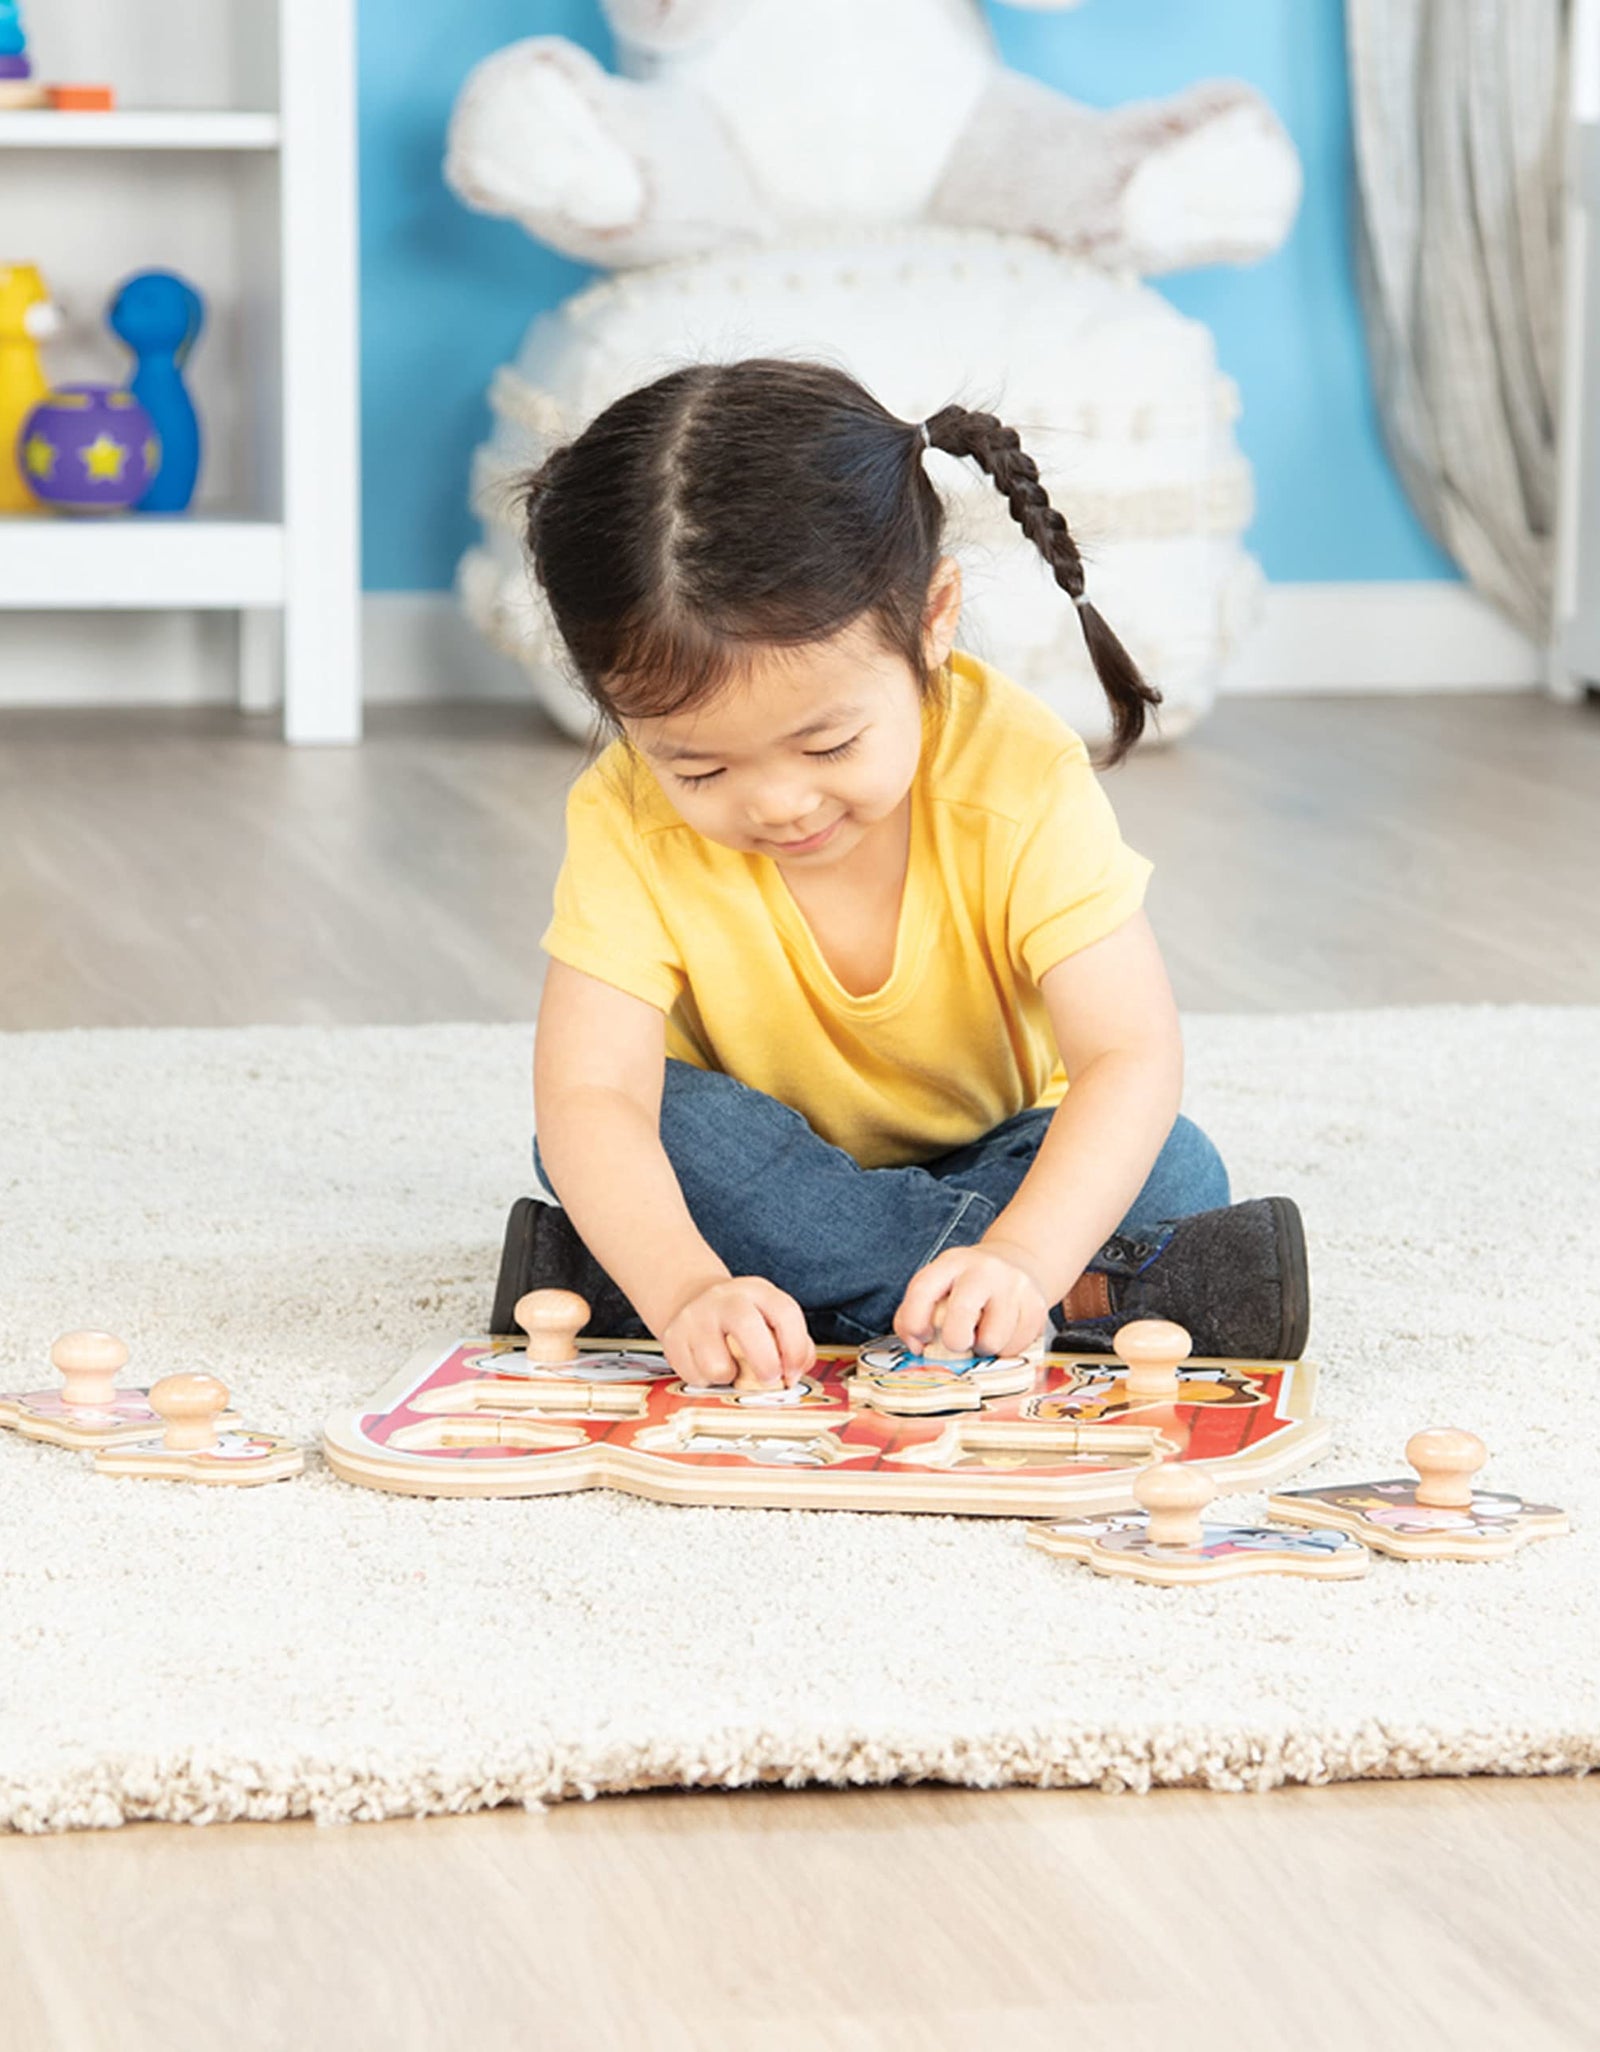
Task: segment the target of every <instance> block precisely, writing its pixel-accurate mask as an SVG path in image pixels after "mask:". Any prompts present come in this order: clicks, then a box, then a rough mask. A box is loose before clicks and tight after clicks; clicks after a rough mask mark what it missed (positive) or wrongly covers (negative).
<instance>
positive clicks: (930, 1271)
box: [894, 1254, 953, 1346]
mask: <svg viewBox="0 0 1600 2052" xmlns="http://www.w3.org/2000/svg"><path fill="white" fill-rule="evenodd" d="M952 1266H953V1263H952V1262H951V1261H950V1259H949V1257H948V1255H946V1254H940V1255H936V1256H935V1258H934V1259H933V1260H932V1261H930V1262H929V1263H928V1265H927V1267H926V1268H919V1269H918V1270H917V1272H916V1274H915V1275H914V1276H913V1277H912V1278H911V1280H910V1282H908V1283H907V1284H906V1293H905V1295H904V1297H902V1298H901V1300H900V1308H899V1310H898V1311H897V1312H896V1313H895V1315H894V1329H895V1331H896V1332H897V1333H898V1334H899V1336H900V1337H901V1339H903V1340H906V1341H909V1342H910V1343H911V1344H912V1345H913V1346H915V1345H917V1344H918V1343H919V1342H921V1341H923V1340H928V1339H932V1337H933V1334H934V1329H935V1327H936V1326H937V1324H938V1322H939V1321H938V1317H937V1313H938V1309H939V1305H940V1302H941V1300H942V1298H943V1297H944V1294H945V1291H946V1289H947V1288H948V1287H949V1274H950V1269H951V1267H952Z"/></svg>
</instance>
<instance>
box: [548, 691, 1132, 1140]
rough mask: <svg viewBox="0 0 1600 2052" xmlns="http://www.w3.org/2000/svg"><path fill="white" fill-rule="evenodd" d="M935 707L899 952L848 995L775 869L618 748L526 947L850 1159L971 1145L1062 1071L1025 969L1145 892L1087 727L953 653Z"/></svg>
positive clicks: (602, 765) (572, 816)
mask: <svg viewBox="0 0 1600 2052" xmlns="http://www.w3.org/2000/svg"><path fill="white" fill-rule="evenodd" d="M950 672H951V679H950V687H949V692H948V699H947V709H946V710H945V711H944V712H943V713H942V714H941V713H940V712H939V711H937V710H936V709H935V708H934V706H933V705H932V704H931V703H930V705H929V707H928V709H927V711H926V712H925V714H924V720H923V745H922V757H921V761H920V762H919V764H918V768H917V774H916V779H915V782H914V783H913V785H912V796H911V838H910V858H909V862H908V866H907V872H906V881H905V891H904V895H903V897H902V900H901V906H900V926H899V933H898V938H897V941H896V946H895V956H894V967H893V969H892V970H891V971H890V974H889V979H888V981H887V982H886V983H884V984H883V985H882V986H881V987H880V988H879V989H877V990H875V991H872V992H870V993H868V994H867V995H866V996H865V997H853V996H852V995H851V994H850V993H849V992H848V991H847V990H846V989H845V988H844V986H843V985H842V984H841V983H840V982H839V980H838V979H837V977H835V976H834V974H833V972H832V971H831V970H830V969H829V967H828V965H827V963H826V961H825V960H824V959H823V956H822V953H821V950H820V949H819V948H818V946H817V944H816V942H815V940H814V939H813V938H812V934H811V929H810V927H809V926H808V925H807V923H806V920H805V916H804V914H803V913H802V912H801V910H800V908H799V906H798V905H797V904H796V903H795V901H794V899H793V898H792V897H791V896H790V893H789V888H788V885H787V884H786V883H785V882H784V880H783V874H782V871H781V869H780V868H779V866H778V864H777V862H776V861H775V860H774V859H773V858H772V857H771V856H768V855H755V854H739V853H736V852H735V851H734V850H732V849H730V848H724V847H722V846H720V845H719V844H718V843H716V842H714V841H709V840H707V839H706V838H705V837H704V836H703V835H701V834H698V833H696V832H695V830H694V828H693V827H690V826H688V825H686V824H685V823H684V821H683V820H682V819H680V817H679V816H678V814H677V813H676V812H675V811H674V810H673V808H672V805H671V803H670V802H669V801H668V799H667V798H666V796H665V795H664V793H663V792H662V789H661V787H660V785H659V784H658V783H657V781H656V779H655V776H654V774H653V773H652V772H651V770H650V768H649V766H648V764H647V763H645V761H644V760H643V758H642V757H640V756H637V755H631V754H630V752H629V751H628V750H627V749H625V747H624V745H623V744H622V743H621V742H613V743H612V745H611V746H610V747H609V748H608V749H607V750H606V751H605V753H604V754H603V755H602V756H601V757H600V758H599V760H598V761H596V762H595V763H594V764H593V765H592V766H591V767H590V768H589V769H588V770H586V771H585V772H584V774H583V775H582V776H581V777H580V778H579V779H578V782H577V783H576V784H575V785H574V787H573V790H572V793H571V796H570V798H569V800H568V803H567V852H566V859H565V861H564V862H563V864H562V867H561V873H560V875H559V876H558V878H557V879H556V889H555V917H554V919H553V920H552V921H551V923H550V925H549V927H548V928H547V930H546V931H545V933H544V935H543V937H542V939H541V942H540V945H541V946H542V947H543V948H544V949H545V951H546V952H547V953H548V954H550V955H553V956H554V957H555V959H556V960H557V961H559V962H566V963H569V964H570V965H571V966H572V967H573V968H575V969H581V970H583V971H584V972H585V973H586V974H587V975H590V976H594V977H598V978H599V979H600V980H601V981H602V982H603V983H609V984H612V985H614V986H615V987H616V988H617V989H618V990H624V991H628V992H630V993H631V994H632V995H633V996H635V997H638V998H642V999H644V1000H645V1002H646V1003H648V1004H652V1005H658V1006H659V1007H660V1008H661V1010H662V1011H663V1012H664V1013H665V1014H666V1015H667V1040H666V1046H667V1053H668V1055H669V1056H676V1057H677V1058H678V1059H679V1060H680V1061H685V1062H692V1063H694V1064H695V1065H696V1066H697V1067H699V1068H702V1069H720V1070H722V1071H724V1072H725V1073H726V1074H728V1075H730V1076H736V1077H737V1078H738V1079H739V1081H740V1082H742V1083H747V1084H749V1085H751V1086H752V1087H753V1088H754V1089H757V1090H764V1091H766V1092H767V1093H768V1094H769V1095H770V1096H772V1097H777V1098H780V1099H782V1101H783V1102H784V1103H785V1104H788V1105H792V1106H793V1107H794V1109H795V1110H796V1111H798V1112H800V1113H802V1114H803V1115H804V1116H805V1118H806V1119H808V1120H809V1121H810V1123H811V1125H812V1126H814V1127H815V1129H816V1130H817V1132H819V1133H820V1134H822V1135H823V1137H824V1138H825V1139H827V1140H831V1141H832V1142H834V1144H835V1145H836V1146H839V1147H843V1148H845V1149H846V1150H847V1151H848V1152H849V1153H850V1154H852V1155H853V1156H854V1157H855V1159H856V1160H857V1161H858V1162H860V1163H861V1164H862V1166H863V1167H864V1168H878V1167H882V1166H884V1165H887V1164H900V1163H905V1162H914V1161H926V1160H929V1159H931V1158H932V1157H933V1156H935V1155H938V1154H944V1153H946V1152H948V1151H949V1150H950V1149H951V1148H955V1147H964V1146H965V1145H967V1143H968V1142H969V1141H972V1140H976V1139H977V1138H978V1137H979V1136H980V1135H981V1134H984V1133H987V1132H989V1131H990V1130H991V1128H993V1127H995V1126H997V1125H999V1124H1000V1123H1001V1122H1002V1121H1003V1120H1005V1119H1008V1118H1010V1117H1011V1116H1012V1115H1013V1114H1014V1113H1016V1112H1019V1111H1022V1110H1024V1109H1025V1108H1026V1107H1027V1106H1029V1105H1054V1104H1059V1103H1060V1101H1061V1098H1062V1095H1063V1094H1064V1092H1065V1090H1066V1087H1067V1078H1066V1075H1065V1072H1064V1071H1063V1069H1062V1066H1061V1062H1060V1058H1059V1055H1058V1053H1057V1050H1056V1044H1055V1035H1054V1033H1053V1031H1052V1029H1051V1025H1050V1016H1049V1012H1048V1010H1047V1009H1046V1006H1045V1001H1044V998H1043V997H1042V995H1041V994H1040V991H1039V988H1038V984H1039V978H1040V977H1041V976H1043V975H1044V973H1045V971H1046V970H1048V969H1051V968H1053V967H1054V966H1055V964H1056V963H1057V962H1060V961H1062V960H1063V959H1064V958H1065V957H1066V956H1068V955H1071V954H1074V953H1075V952H1076V951H1077V950H1078V949H1079V948H1085V947H1087V946H1089V944H1090V943H1091V942H1092V941H1097V940H1101V939H1103V938H1104V937H1105V935H1107V934H1108V933H1112V932H1114V931H1115V929H1116V928H1117V927H1119V926H1121V925H1122V924H1123V923H1124V921H1126V920H1127V919H1129V918H1130V917H1131V916H1132V915H1133V913H1134V912H1136V911H1137V910H1138V908H1139V906H1140V905H1141V904H1142V903H1143V900H1144V891H1145V883H1146V880H1147V879H1148V877H1149V874H1150V864H1149V863H1148V862H1147V861H1146V860H1145V858H1144V857H1143V856H1142V855H1136V854H1135V853H1134V852H1133V850H1132V849H1131V848H1129V847H1128V846H1127V845H1126V844H1125V842H1124V841H1123V839H1122V837H1121V835H1120V833H1119V832H1118V830H1117V823H1116V820H1115V818H1114V816H1113V814H1112V811H1111V806H1110V803H1109V801H1108V800H1107V798H1106V796H1105V793H1104V791H1103V790H1102V789H1101V788H1100V785H1099V783H1098V781H1097V780H1096V777H1095V774H1094V771H1093V769H1092V768H1091V766H1090V763H1089V758H1088V752H1087V750H1086V749H1085V747H1084V745H1083V742H1082V741H1081V740H1080V739H1079V737H1078V736H1077V735H1076V734H1075V733H1074V732H1073V731H1072V729H1071V728H1070V727H1068V726H1066V725H1065V724H1064V723H1063V722H1062V721H1061V720H1060V719H1058V718H1057V717H1056V715H1055V714H1054V713H1053V712H1051V711H1049V710H1048V708H1047V707H1045V706H1044V705H1042V704H1040V702H1039V700H1038V699H1036V698H1034V697H1032V696H1031V695H1030V694H1029V693H1028V692H1026V691H1024V690H1023V689H1022V688H1021V687H1020V686H1019V685H1016V684H1013V683H1012V682H1011V681H1010V680H1009V679H1008V678H1005V677H1003V676H1001V675H1000V673H999V672H998V671H996V670H993V669H991V668H990V667H989V666H988V665H987V664H986V663H982V662H980V661H978V660H977V658H976V657H974V656H970V655H965V654H963V653H961V652H960V651H959V650H958V651H956V653H955V654H954V655H953V656H952V657H951V660H950Z"/></svg>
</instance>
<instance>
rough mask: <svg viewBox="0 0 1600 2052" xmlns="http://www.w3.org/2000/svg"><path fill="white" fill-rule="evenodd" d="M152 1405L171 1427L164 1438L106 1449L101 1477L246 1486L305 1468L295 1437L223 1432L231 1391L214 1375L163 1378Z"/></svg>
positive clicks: (98, 1468) (98, 1461)
mask: <svg viewBox="0 0 1600 2052" xmlns="http://www.w3.org/2000/svg"><path fill="white" fill-rule="evenodd" d="M150 1406H151V1409H152V1410H153V1411H154V1412H155V1414H156V1418H157V1420H158V1422H160V1423H162V1424H163V1425H164V1426H165V1428H166V1429H165V1431H164V1432H163V1433H162V1435H161V1437H160V1438H159V1439H153V1438H146V1439H142V1440H139V1441H137V1442H135V1443H134V1444H132V1445H125V1446H111V1447H103V1448H102V1449H101V1451H100V1452H99V1453H97V1454H96V1455H95V1457H94V1465H95V1472H96V1473H97V1474H101V1475H141V1476H145V1477H149V1478H152V1479H158V1480H162V1481H167V1482H222V1483H228V1484H231V1485H233V1486H235V1487H242V1486H248V1485H249V1484H251V1483H256V1482H281V1481H283V1480H285V1479H286V1478H287V1477H289V1476H290V1475H298V1474H299V1473H300V1471H301V1470H302V1468H304V1466H305V1464H306V1463H305V1455H304V1453H302V1451H301V1450H300V1448H299V1447H298V1446H296V1445H295V1443H294V1441H293V1440H292V1439H278V1438H275V1437H274V1436H273V1434H272V1433H270V1432H219V1431H218V1429H217V1427H218V1424H219V1421H220V1419H221V1418H222V1416H223V1414H224V1413H225V1412H226V1411H227V1406H228V1392H227V1389H226V1387H225V1386H224V1385H223V1384H222V1383H221V1382H219V1381H218V1380H217V1378H216V1377H215V1376H214V1375H166V1376H163V1377H162V1379H161V1380H160V1381H159V1382H157V1383H154V1384H152V1385H151V1389H150Z"/></svg>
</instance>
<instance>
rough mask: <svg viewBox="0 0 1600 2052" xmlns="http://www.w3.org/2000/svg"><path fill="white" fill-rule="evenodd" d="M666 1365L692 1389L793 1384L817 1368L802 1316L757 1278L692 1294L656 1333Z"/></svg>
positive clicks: (720, 1282) (727, 1280)
mask: <svg viewBox="0 0 1600 2052" xmlns="http://www.w3.org/2000/svg"><path fill="white" fill-rule="evenodd" d="M661 1346H662V1351H663V1352H664V1353H665V1355H666V1357H667V1365H668V1367H669V1368H671V1369H672V1371H673V1372H674V1374H675V1375H676V1376H677V1377H678V1379H679V1381H680V1382H687V1383H688V1384H690V1385H691V1387H694V1388H700V1389H704V1388H709V1387H711V1386H713V1385H715V1384H719V1383H728V1382H733V1381H734V1380H735V1379H736V1378H737V1376H738V1374H739V1370H740V1367H741V1365H742V1364H747V1365H748V1368H749V1374H750V1379H752V1380H754V1381H757V1382H766V1383H774V1384H782V1383H793V1382H798V1381H799V1379H800V1377H801V1376H802V1375H807V1374H809V1373H810V1371H811V1370H812V1369H813V1368H814V1367H815V1366H816V1365H817V1350H816V1347H815V1346H814V1345H813V1343H812V1339H811V1335H810V1333H808V1332H807V1331H806V1316H805V1313H804V1312H803V1311H802V1310H801V1308H800V1306H799V1305H798V1304H797V1303H796V1302H795V1300H794V1298H793V1297H790V1296H786V1295H785V1294H784V1292H783V1291H782V1290H780V1289H779V1288H778V1286H777V1285H776V1284H775V1283H769V1282H768V1281H767V1280H766V1278H765V1277H764V1276H760V1275H734V1276H723V1277H719V1278H718V1279H717V1280H716V1281H715V1282H712V1283H709V1284H705V1285H703V1286H701V1287H699V1288H697V1289H696V1290H695V1292H694V1294H693V1295H692V1296H691V1297H689V1298H688V1300H687V1301H686V1302H685V1303H683V1304H681V1305H680V1306H679V1307H678V1309H677V1310H676V1311H675V1312H674V1313H673V1315H672V1317H671V1318H670V1319H669V1320H668V1321H667V1323H666V1325H665V1326H663V1327H662V1330H661Z"/></svg>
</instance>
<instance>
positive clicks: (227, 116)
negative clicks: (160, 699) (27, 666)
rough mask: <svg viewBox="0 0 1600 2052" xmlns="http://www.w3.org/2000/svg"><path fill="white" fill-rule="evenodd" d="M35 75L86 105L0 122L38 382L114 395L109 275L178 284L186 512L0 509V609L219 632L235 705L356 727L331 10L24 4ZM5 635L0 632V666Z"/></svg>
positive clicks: (341, 171)
mask: <svg viewBox="0 0 1600 2052" xmlns="http://www.w3.org/2000/svg"><path fill="white" fill-rule="evenodd" d="M25 19H26V20H27V22H28V26H29V29H30V32H31V54H32V55H33V57H34V61H35V66H36V69H37V70H38V72H39V73H40V75H41V76H42V77H45V78H64V79H94V80H101V79H103V80H106V81H108V82H110V83H112V84H113V85H115V86H116V88H117V92H118V102H119V110H118V111H117V112H115V113H112V114H56V113H47V112H41V113H4V114H0V259H4V260H10V261H16V262H23V261H32V262H36V263H38V264H39V265H40V267H41V269H42V271H43V272H44V275H45V279H46V282H47V284H48V286H49V288H50V291H51V294H52V297H53V298H54V299H55V300H56V301H57V302H58V303H59V304H61V305H62V306H63V308H64V309H65V311H66V314H67V317H68V327H67V330H66V332H65V334H64V335H63V336H62V338H61V339H60V341H59V342H51V343H47V344H46V345H45V347H44V360H45V366H46V374H47V376H49V377H50V378H51V379H52V380H53V381H57V382H66V381H67V380H69V379H72V378H81V377H94V378H99V379H102V380H105V381H107V382H112V381H120V380H121V379H122V378H123V377H125V375H126V373H127V369H128V361H127V355H126V352H125V351H124V350H123V349H122V347H121V345H120V344H119V343H117V342H116V340H115V338H114V337H112V336H111V335H110V334H109V332H108V331H107V330H106V329H105V327H104V322H103V310H104V307H105V305H106V303H107V301H108V300H109V299H110V296H111V294H112V292H113V290H114V289H115V287H116V285H117V284H118V282H119V281H120V280H121V279H122V278H124V277H126V276H127V275H128V274H129V273H130V272H131V271H134V270H139V269H144V268H146V267H148V266H152V265H163V266H168V267H170V268H172V269H175V270H178V271H181V272H182V273H183V274H184V275H185V276H186V277H188V278H190V279H191V280H192V281H193V282H194V283H195V284H196V286H198V288H199V289H200V291H201V292H202V293H203V294H204V296H205V299H206V303H207V324H206V329H205V331H204V333H203V334H202V337H201V340H200V343H199V345H198V347H197V349H196V351H195V355H194V357H193V359H192V362H191V366H190V378H191V385H192V388H193V390H194V394H195V401H196V405H197V407H198V409H199V412H200V417H201V427H202V432H203V434H204V436H205V459H204V463H203V466H202V472H201V480H200V490H199V492H198V494H197V498H196V504H195V506H194V508H193V509H192V510H191V511H190V512H189V513H187V514H183V515H172V516H164V517H154V518H152V517H150V516H145V515H132V516H128V517H124V518H114V519H108V520H70V519H60V518H57V517H55V516H51V515H41V516H40V517H39V518H37V519H35V518H30V517H27V516H24V517H21V518H15V519H13V518H0V608H6V609H13V610H14V611H16V612H19V613H28V614H40V615H44V614H74V613H83V612H88V611H94V612H105V611H109V610H135V609H137V610H146V611H149V610H158V609H159V610H167V609H171V610H175V611H179V612H195V613H200V612H217V611H222V612H232V613H237V615H238V616H239V637H238V644H237V650H238V689H239V698H240V703H241V704H243V705H245V706H246V707H248V708H250V709H252V710H257V711H262V710H267V709H270V708H271V707H273V706H274V705H276V704H277V703H278V702H279V700H280V699H281V702H282V706H283V725H284V734H285V737H286V738H287V739H288V740H290V741H295V742H340V741H354V740H357V739H358V738H359V736H360V731H361V656H360V582H361V578H360V529H359V507H360V499H359V484H360V467H359V419H358V387H357V362H356V333H357V226H356V175H355V160H356V150H355V57H354V43H355V34H354V4H353V0H276V4H274V0H141V4H140V5H139V6H138V7H137V8H129V7H128V6H127V5H126V0H50V5H49V6H48V7H43V6H36V7H35V8H34V9H33V11H32V14H31V15H30V14H28V13H27V11H26V10H25ZM14 624H16V623H15V622H14V621H12V620H8V619H7V618H6V617H4V616H0V668H3V666H4V659H5V644H6V637H7V634H8V631H9V630H10V628H11V627H12V626H13V625H14Z"/></svg>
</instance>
